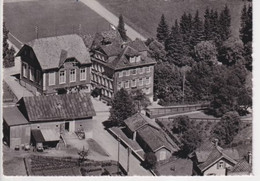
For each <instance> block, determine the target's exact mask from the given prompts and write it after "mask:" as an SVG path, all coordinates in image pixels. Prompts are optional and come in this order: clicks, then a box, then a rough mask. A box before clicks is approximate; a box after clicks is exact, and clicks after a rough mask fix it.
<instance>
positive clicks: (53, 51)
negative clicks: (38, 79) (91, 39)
mask: <svg viewBox="0 0 260 181" xmlns="http://www.w3.org/2000/svg"><path fill="white" fill-rule="evenodd" d="M26 45H28V46H30V47H31V48H32V49H33V51H34V53H35V55H36V57H37V59H38V61H39V63H40V66H41V68H42V69H43V70H47V69H53V68H58V67H59V63H60V59H61V57H62V56H61V55H62V52H66V58H75V59H77V60H78V61H79V62H80V63H81V64H88V63H91V61H90V55H89V51H88V48H87V47H86V46H85V44H84V42H83V40H82V38H81V37H80V36H79V35H76V34H73V35H63V36H56V37H48V38H39V39H35V40H33V41H31V42H29V43H27V44H26ZM17 55H19V53H18V54H17ZM63 58H64V57H63Z"/></svg>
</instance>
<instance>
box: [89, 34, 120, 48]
mask: <svg viewBox="0 0 260 181" xmlns="http://www.w3.org/2000/svg"><path fill="white" fill-rule="evenodd" d="M102 41H104V42H110V43H112V42H117V43H119V44H121V43H122V42H123V40H122V37H121V35H120V33H119V32H118V31H117V30H108V31H102V32H98V33H96V34H95V36H94V39H93V44H92V48H93V47H97V46H100V45H101V44H102Z"/></svg>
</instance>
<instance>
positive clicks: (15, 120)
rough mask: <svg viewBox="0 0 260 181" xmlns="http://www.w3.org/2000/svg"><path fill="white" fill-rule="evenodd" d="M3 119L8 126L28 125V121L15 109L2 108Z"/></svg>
mask: <svg viewBox="0 0 260 181" xmlns="http://www.w3.org/2000/svg"><path fill="white" fill-rule="evenodd" d="M3 119H4V121H5V122H6V124H7V125H8V126H16V125H23V124H28V121H27V120H26V118H25V117H24V116H23V114H22V113H21V112H20V110H19V109H18V108H17V107H6V108H3Z"/></svg>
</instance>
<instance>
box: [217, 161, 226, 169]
mask: <svg viewBox="0 0 260 181" xmlns="http://www.w3.org/2000/svg"><path fill="white" fill-rule="evenodd" d="M224 167H225V163H224V162H223V161H219V162H218V169H223V168H224Z"/></svg>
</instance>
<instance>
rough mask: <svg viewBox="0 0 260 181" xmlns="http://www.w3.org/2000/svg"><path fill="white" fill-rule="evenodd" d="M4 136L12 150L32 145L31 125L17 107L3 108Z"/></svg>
mask: <svg viewBox="0 0 260 181" xmlns="http://www.w3.org/2000/svg"><path fill="white" fill-rule="evenodd" d="M3 134H4V135H3V136H4V141H6V143H7V144H8V145H9V146H10V148H12V149H14V148H15V147H16V146H19V147H20V146H21V145H29V144H30V138H31V130H30V124H29V122H28V121H27V120H26V119H25V117H24V116H23V114H22V113H21V112H20V111H19V109H18V108H17V107H7V108H3Z"/></svg>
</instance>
